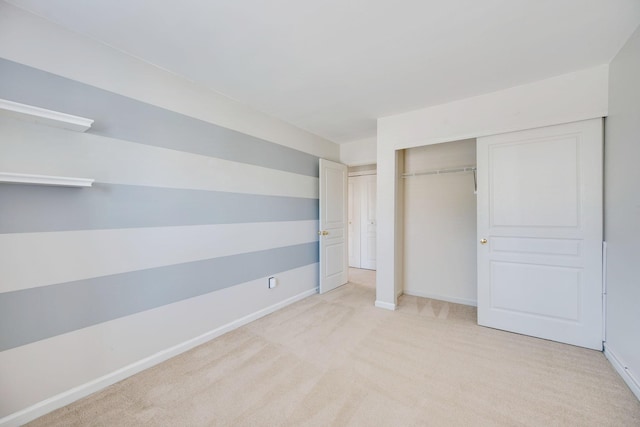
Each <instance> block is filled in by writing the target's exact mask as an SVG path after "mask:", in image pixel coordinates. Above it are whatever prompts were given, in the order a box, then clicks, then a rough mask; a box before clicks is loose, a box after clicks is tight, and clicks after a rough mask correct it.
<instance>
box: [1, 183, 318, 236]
mask: <svg viewBox="0 0 640 427" xmlns="http://www.w3.org/2000/svg"><path fill="white" fill-rule="evenodd" d="M313 219H316V220H317V219H318V199H306V198H299V197H285V196H266V195H256V194H241V193H226V192H220V191H206V190H184V189H174V188H159V187H145V186H136V185H120V184H103V183H97V184H94V186H93V187H92V188H91V189H78V188H67V187H43V186H36V185H3V186H0V233H28V232H43V231H70V230H94V229H109V228H135V227H163V226H178V225H204V224H233V223H242V222H270V221H306V220H313Z"/></svg>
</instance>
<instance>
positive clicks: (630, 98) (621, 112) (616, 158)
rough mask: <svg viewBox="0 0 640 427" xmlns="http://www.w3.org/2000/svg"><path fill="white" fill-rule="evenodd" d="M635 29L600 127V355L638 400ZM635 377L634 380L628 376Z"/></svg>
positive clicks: (639, 110) (639, 139)
mask: <svg viewBox="0 0 640 427" xmlns="http://www.w3.org/2000/svg"><path fill="white" fill-rule="evenodd" d="M639 76H640V29H638V30H636V32H635V33H634V34H633V35H632V36H631V38H630V39H629V41H628V42H627V44H626V45H625V46H624V47H623V48H622V50H621V51H620V52H619V53H618V55H617V56H616V57H615V58H614V59H613V61H612V62H611V65H610V74H609V116H608V117H607V121H606V125H605V133H606V134H605V156H604V157H605V168H604V169H605V180H604V182H605V203H604V205H605V211H604V217H605V224H604V230H605V240H606V241H607V252H608V256H607V306H606V309H607V321H606V343H605V354H606V355H607V357H609V359H610V360H611V361H612V363H613V365H614V366H615V367H616V369H618V372H620V375H621V376H622V377H623V378H624V379H625V381H626V382H627V384H629V386H630V387H631V389H632V390H633V391H634V393H635V394H636V396H638V398H639V399H640V384H639V383H638V382H639V381H640V307H639V302H640V188H639V187H638V186H639V185H640V167H639V166H638V162H639V161H640V78H639ZM634 378H635V380H634Z"/></svg>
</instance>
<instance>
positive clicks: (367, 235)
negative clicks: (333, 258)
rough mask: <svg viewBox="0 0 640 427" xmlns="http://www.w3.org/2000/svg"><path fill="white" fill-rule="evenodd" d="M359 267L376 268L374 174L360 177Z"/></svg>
mask: <svg viewBox="0 0 640 427" xmlns="http://www.w3.org/2000/svg"><path fill="white" fill-rule="evenodd" d="M361 182H362V186H361V195H362V198H361V205H360V206H361V211H362V215H361V217H362V221H361V233H360V254H361V255H360V268H366V269H369V270H375V269H376V222H377V221H376V176H375V175H366V176H362V177H361Z"/></svg>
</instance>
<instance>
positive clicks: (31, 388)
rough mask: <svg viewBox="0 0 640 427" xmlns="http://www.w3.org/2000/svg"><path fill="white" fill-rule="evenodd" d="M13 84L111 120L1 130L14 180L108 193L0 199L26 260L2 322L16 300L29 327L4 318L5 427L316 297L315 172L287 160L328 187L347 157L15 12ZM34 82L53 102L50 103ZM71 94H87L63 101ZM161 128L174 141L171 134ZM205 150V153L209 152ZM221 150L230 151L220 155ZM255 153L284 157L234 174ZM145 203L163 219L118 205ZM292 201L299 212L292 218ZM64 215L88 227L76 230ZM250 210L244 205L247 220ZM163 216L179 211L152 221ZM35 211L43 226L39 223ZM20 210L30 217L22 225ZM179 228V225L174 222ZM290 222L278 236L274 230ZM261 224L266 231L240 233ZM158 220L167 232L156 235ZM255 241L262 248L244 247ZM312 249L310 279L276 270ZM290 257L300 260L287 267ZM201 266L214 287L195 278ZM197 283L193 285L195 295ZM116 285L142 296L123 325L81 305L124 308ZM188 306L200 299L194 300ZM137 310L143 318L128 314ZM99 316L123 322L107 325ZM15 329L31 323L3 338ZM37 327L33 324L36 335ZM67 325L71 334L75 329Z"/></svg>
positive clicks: (304, 265)
mask: <svg viewBox="0 0 640 427" xmlns="http://www.w3.org/2000/svg"><path fill="white" fill-rule="evenodd" d="M5 60H8V61H5ZM11 61H12V62H11ZM0 66H1V67H2V68H1V69H0V71H2V72H4V73H5V74H2V75H0V88H1V89H2V90H3V91H4V93H9V94H10V97H16V98H19V99H14V100H16V101H18V102H19V101H20V99H22V98H25V99H38V100H40V101H42V102H43V103H45V104H51V105H50V106H49V107H48V108H50V109H54V110H55V109H56V108H55V107H56V105H58V104H65V105H67V106H68V105H70V104H69V103H71V104H73V103H74V102H75V104H76V105H75V106H80V107H81V108H85V107H86V108H89V109H96V108H97V109H98V110H99V111H98V112H99V114H98V115H97V116H96V117H91V118H93V119H95V120H96V123H95V125H94V130H91V131H89V132H87V133H73V132H69V131H65V130H59V129H54V128H49V127H47V126H41V125H36V124H33V123H28V122H26V121H19V120H16V119H11V118H0V140H1V141H2V144H0V170H2V171H11V172H25V173H41V174H52V175H61V176H81V177H89V178H95V179H96V184H95V186H94V187H93V188H88V189H80V190H78V189H60V188H52V187H47V188H42V187H35V186H7V185H5V186H2V187H0V192H2V199H3V201H5V202H6V201H7V200H11V202H10V203H9V202H6V203H2V204H0V228H2V229H3V230H4V231H0V248H2V250H3V251H4V250H5V249H6V248H11V257H8V256H5V255H3V257H2V259H3V266H2V271H3V274H2V280H0V305H1V304H4V305H2V307H4V308H6V307H7V306H9V305H10V304H11V302H12V301H13V300H15V298H18V299H19V300H20V301H21V304H22V305H21V308H20V309H16V310H14V311H12V310H5V309H3V308H1V309H0V318H1V319H0V329H1V333H0V343H2V344H3V345H4V347H3V351H0V425H18V424H21V423H24V422H26V421H29V420H30V419H33V418H34V417H36V416H39V415H41V414H44V413H46V412H48V411H50V410H52V409H55V408H56V407H59V406H61V405H64V404H67V403H70V402H71V401H73V400H75V399H77V398H80V397H82V396H84V395H86V394H88V393H91V392H94V391H96V390H98V389H100V388H101V387H104V386H106V385H109V384H111V383H113V382H115V381H118V380H120V379H122V378H124V377H126V376H128V375H131V374H134V373H135V372H137V371H139V370H141V369H144V368H147V367H149V366H151V365H153V364H155V363H158V362H160V361H162V360H165V359H166V358H168V357H171V356H173V355H175V354H178V353H179V352H182V351H185V350H187V349H189V348H191V347H193V346H195V345H198V344H200V343H202V342H205V341H206V340H208V339H211V338H213V337H215V336H216V335H218V334H221V333H223V332H225V331H227V330H229V329H230V328H233V327H236V326H238V325H241V324H243V323H245V322H247V321H249V320H251V319H253V318H255V317H256V316H260V315H264V314H266V313H268V312H269V311H271V310H274V309H277V308H279V307H282V306H283V305H284V304H287V303H290V302H292V301H294V300H296V299H297V298H301V297H304V296H306V295H310V294H312V293H314V292H315V289H316V286H317V277H318V264H317V236H316V230H317V194H318V178H317V172H316V175H314V174H313V172H308V171H307V173H304V172H300V171H298V170H297V169H298V168H299V166H300V165H299V164H298V162H296V161H294V160H291V161H288V162H287V164H284V163H283V162H282V161H281V160H282V159H283V158H290V159H301V161H303V162H305V164H306V165H307V167H308V168H309V169H312V168H315V169H316V171H317V159H314V158H313V157H314V156H317V157H324V158H328V159H332V160H338V159H339V148H338V146H337V145H336V144H334V143H332V142H329V141H327V140H324V139H322V138H319V137H317V136H315V135H312V134H309V133H308V132H305V131H302V130H300V129H298V128H295V127H292V126H290V125H288V124H286V123H284V122H282V121H279V120H277V119H274V118H272V117H268V116H266V115H265V114H263V113H261V112H258V111H254V110H251V109H249V108H247V107H246V106H244V105H241V104H239V103H237V102H235V101H232V100H230V99H227V98H225V97H223V96H221V95H219V94H217V93H215V92H212V91H210V90H208V89H206V88H203V87H200V86H198V85H195V84H193V83H192V82H189V81H187V80H184V79H182V78H180V77H178V76H176V75H173V74H171V73H168V72H166V71H164V70H161V69H159V68H156V67H154V66H152V65H150V64H147V63H144V62H142V61H139V60H137V59H135V58H133V57H130V56H126V55H124V54H122V53H120V52H118V51H116V50H113V49H111V48H109V47H107V46H104V45H102V44H99V43H97V42H95V41H93V40H91V39H88V38H84V37H82V36H80V35H78V34H75V33H72V32H69V31H67V30H64V29H62V28H60V27H58V26H56V25H54V24H52V23H50V22H48V21H46V20H43V19H41V18H39V17H36V16H33V15H30V14H28V13H26V12H24V11H22V10H20V9H17V8H15V7H13V6H10V5H8V4H7V3H5V2H0ZM29 67H33V68H29ZM16 69H19V70H24V73H23V74H21V72H20V71H18V72H17V73H16V72H15V70H16ZM11 70H13V71H11ZM47 73H51V74H47ZM9 75H11V76H12V77H11V78H10V77H9ZM59 76H61V77H64V78H65V79H61V78H60V77H59ZM12 79H15V80H20V81H21V83H20V84H18V83H16V82H14V81H12ZM67 79H70V80H67ZM35 80H37V82H36V81H35ZM30 81H33V82H34V83H37V85H38V87H39V88H40V89H38V90H37V91H35V89H34V88H35V87H36V86H35V84H34V86H30V85H29V84H28V83H29V82H30ZM47 82H49V83H47ZM60 85H63V86H65V87H66V86H69V87H71V88H72V89H73V90H74V91H76V90H77V91H76V92H74V93H71V92H65V95H66V94H68V95H69V96H60V89H59V88H60V87H62V86H60ZM95 88H99V89H95ZM36 92H37V93H36ZM45 92H47V93H45ZM52 94H53V95H52ZM83 94H89V95H87V96H86V97H84V96H82V95H83ZM0 97H1V96H0ZM5 97H7V96H6V95H5ZM72 98H73V99H74V100H75V101H73V100H72ZM67 101H69V102H67ZM23 102H25V103H28V102H26V101H23ZM98 104H100V105H101V107H96V105H98ZM109 105H114V106H122V105H125V106H128V107H127V108H129V107H132V106H133V107H132V108H133V110H132V111H134V112H135V117H136V119H139V121H138V122H136V123H132V122H131V121H129V118H130V117H126V114H127V112H126V111H124V112H123V110H118V111H115V110H117V108H116V107H114V108H108V106H109ZM41 106H45V105H41ZM157 107H161V108H160V109H159V108H157ZM161 109H163V110H161ZM167 110H170V111H167ZM67 112H71V111H67ZM177 113H180V114H177ZM123 115H124V117H123ZM185 116H188V117H185ZM156 117H166V118H167V120H168V122H170V123H168V122H167V123H164V122H163V123H158V120H157V119H155V118H156ZM193 118H195V119H199V120H193ZM124 119H126V120H124ZM200 120H202V121H205V122H208V123H205V124H203V123H201V122H200ZM156 124H157V126H156ZM212 124H215V125H219V126H222V127H225V128H229V129H234V130H236V131H239V132H241V134H232V133H231V132H229V131H227V130H226V129H222V130H221V129H220V128H219V127H218V126H216V127H214V126H213V125H212ZM169 125H170V126H173V127H172V128H171V129H172V131H175V132H174V134H172V136H171V138H173V139H171V140H167V141H164V140H163V143H164V142H166V143H167V144H168V145H162V144H160V143H159V142H158V141H157V140H156V139H158V140H160V139H162V138H165V139H166V138H167V137H166V135H156V133H157V132H158V131H157V129H163V128H164V127H166V126H169ZM148 135H153V136H154V137H151V138H150V137H149V136H148ZM155 137H157V138H155ZM194 137H198V138H199V139H198V141H199V142H198V144H200V145H199V146H197V147H194V142H193V138H194ZM253 137H258V138H261V139H262V140H264V141H260V140H256V139H255V138H253ZM145 138H146V139H145ZM225 138H226V139H225ZM223 143H224V144H228V145H226V146H225V147H226V148H229V150H226V149H223V150H220V149H218V151H217V152H209V151H210V148H211V147H215V146H221V144H223ZM236 143H237V144H236ZM245 143H246V144H247V145H246V146H245V145H242V147H247V146H249V147H257V148H259V149H260V150H264V152H267V153H270V154H269V155H268V156H264V157H268V158H258V159H256V158H255V156H254V153H252V152H251V150H246V149H245V150H244V151H243V152H240V153H235V154H234V155H236V157H234V158H231V159H230V158H225V155H227V154H229V153H230V152H233V151H234V150H233V148H234V147H236V146H238V144H245ZM190 144H191V145H190ZM198 144H195V145H198ZM296 150H298V151H296ZM214 151H215V150H214ZM221 151H224V153H222V154H223V155H221V154H220V152H221ZM236 151H237V150H236ZM283 153H284V154H283ZM306 153H308V154H306ZM281 154H282V155H283V156H285V157H282V156H281ZM310 154H311V155H310ZM252 156H253V157H252ZM287 156H288V157H287ZM267 161H269V162H271V163H269V164H267V163H266V162H267ZM134 190H135V192H137V194H139V195H142V196H144V197H145V198H147V199H148V200H149V202H150V203H149V205H148V206H146V207H145V204H140V200H141V199H140V198H136V197H129V198H127V199H126V200H124V199H125V197H124V196H123V197H122V198H121V199H119V200H120V202H118V203H116V202H115V201H114V198H117V197H120V196H118V194H120V195H121V196H122V195H123V194H125V193H126V194H131V193H127V192H130V191H134ZM74 191H75V192H74ZM158 195H160V196H158ZM281 196H287V199H286V201H283V200H282V199H281ZM173 197H177V199H173ZM228 197H233V198H234V199H233V200H234V201H235V202H236V203H235V204H233V203H232V204H224V203H220V204H216V203H215V200H214V199H215V198H222V199H224V200H227V199H226V198H228ZM222 199H220V200H222ZM62 200H68V201H69V203H71V204H73V203H78V204H79V206H81V207H83V209H85V210H84V211H82V212H80V211H71V212H69V211H68V209H67V208H68V206H69V205H67V204H65V203H63V202H61V201H62ZM171 200H174V201H176V200H177V201H179V200H182V201H185V200H186V202H184V203H180V202H176V203H172V202H171ZM212 200H213V202H212ZM242 200H244V201H245V202H246V203H247V204H246V205H242V203H244V202H242V203H241V204H238V203H237V202H238V201H242ZM156 202H157V203H160V205H162V204H163V203H164V205H162V207H163V208H165V209H162V208H161V209H156V210H153V209H151V208H149V206H151V205H153V204H154V203H156ZM33 203H35V205H32V204H33ZM104 203H107V205H104ZM36 205H37V206H39V208H38V209H35V208H34V209H30V208H29V207H30V206H36ZM160 205H156V207H158V206H160ZM231 205H233V206H235V207H233V206H231ZM267 205H268V206H267ZM98 206H102V207H98ZM105 206H106V208H105ZM132 206H137V207H136V208H134V209H131V207H132ZM215 206H218V207H219V208H220V209H219V210H218V211H217V213H216V215H218V214H220V215H221V217H220V218H221V219H219V220H216V221H214V220H213V219H209V216H208V213H209V212H207V210H208V209H212V208H213V207H215ZM181 207H182V208H181ZM185 207H186V208H185ZM15 209H18V210H20V209H22V210H23V212H22V213H23V214H24V215H23V216H19V215H15V214H14V213H15ZM145 209H149V211H147V212H146V213H145ZM216 209H217V208H216ZM233 209H236V210H237V211H233ZM172 210H175V212H174V213H175V215H173V214H170V215H167V211H172ZM276 211H278V212H280V215H282V217H281V218H280V219H278V218H274V217H273V213H274V212H276ZM251 212H253V214H252V215H254V214H255V215H256V216H255V217H253V218H251V219H249V220H246V221H241V220H237V216H238V215H244V214H248V213H251ZM296 212H297V213H296ZM40 214H42V215H46V216H47V217H44V216H42V215H41V216H39V215H40ZM236 214H237V215H236ZM194 215H195V216H194ZM196 216H197V217H196ZM214 216H215V215H214ZM159 217H163V218H165V219H166V221H164V222H157V221H156V219H157V218H159ZM203 218H205V219H204V220H203ZM225 218H226V219H225ZM229 218H231V220H229ZM83 221H84V222H83ZM154 221H156V222H154ZM118 222H120V224H118ZM233 222H236V223H235V224H230V223H233ZM105 223H109V224H108V225H107V226H105ZM12 227H13V229H12ZM47 227H49V228H47ZM251 229H253V230H254V231H255V232H254V233H250V234H247V233H246V232H247V231H249V230H251ZM243 230H244V231H243ZM278 230H279V232H278ZM269 236H270V237H269ZM287 236H288V237H287ZM299 244H302V245H306V246H304V247H305V248H307V249H306V251H307V252H308V253H307V258H306V259H303V260H301V261H300V262H299V263H298V265H295V266H290V267H286V268H284V267H283V268H279V267H276V266H275V264H280V263H282V265H286V264H287V263H289V262H290V261H291V260H292V259H293V258H296V257H297V256H298V255H299V254H300V253H301V251H299V250H296V248H297V247H298V246H297V245H299ZM179 248H182V250H180V249H179ZM287 248H289V252H290V253H287V254H285V255H282V256H281V255H276V254H284V253H285V252H286V251H287ZM3 254H4V252H3ZM261 254H264V255H265V256H263V257H262V258H259V260H260V259H261V260H266V259H267V258H266V256H272V258H273V259H269V262H267V261H264V262H253V261H252V262H251V263H246V265H244V266H245V267H246V268H244V269H238V268H235V269H233V271H231V270H229V272H228V273H230V274H229V275H227V274H226V273H224V274H222V273H223V272H222V271H221V270H224V268H223V267H224V265H222V267H216V270H215V271H216V273H221V274H209V273H211V271H209V273H208V274H203V273H206V271H205V270H206V268H208V267H207V266H212V265H214V264H215V265H218V266H219V265H220V264H221V263H222V262H223V261H225V260H233V259H235V260H237V261H238V262H241V260H242V259H243V258H242V257H245V256H249V257H254V258H256V257H258V256H260V255H261ZM234 257H235V258H234ZM272 261H275V262H272ZM226 264H227V265H228V266H229V268H231V266H232V265H233V263H232V262H227V263H226ZM259 265H262V267H260V268H258V266H259ZM192 266H200V267H202V268H205V270H200V272H199V273H198V271H197V268H196V269H195V270H192V269H191V267H192ZM181 268H184V269H185V272H184V273H185V274H180V275H179V277H180V278H181V280H182V281H183V283H180V286H176V283H175V282H174V283H169V284H168V285H167V287H163V288H162V289H163V292H159V291H157V289H158V288H154V287H153V286H156V285H159V282H161V281H162V280H161V279H164V278H169V276H171V275H169V274H163V272H166V271H169V270H171V269H181ZM260 269H261V270H264V271H262V273H264V275H262V274H261V275H260V276H257V275H256V276H255V277H254V278H251V279H244V278H243V279H242V280H236V279H234V277H233V276H234V274H235V273H234V272H238V271H240V270H242V271H243V272H244V273H246V272H247V271H250V270H254V271H258V270H260ZM271 269H279V270H280V271H268V270H271ZM171 271H174V273H175V271H177V270H171ZM190 271H193V272H194V273H193V277H187V276H188V275H189V272H190ZM244 273H243V274H244ZM138 274H141V275H145V274H155V278H153V279H152V280H147V281H146V282H143V281H141V280H137V279H135V277H138V276H137V275H138ZM270 275H277V276H278V279H279V286H278V287H277V288H275V289H272V290H269V289H268V288H267V286H266V283H267V282H266V277H268V276H270ZM196 276H198V277H196ZM225 276H226V278H224V280H226V283H225V284H223V283H221V282H222V281H223V277H225ZM149 277H150V276H148V277H147V279H149ZM175 277H178V276H175ZM243 277H246V276H243ZM192 279H193V280H192ZM127 280H128V281H127ZM111 285H114V286H118V289H121V291H122V292H120V291H118V292H116V293H115V294H117V295H115V297H116V298H119V296H121V295H129V294H128V292H134V293H137V296H134V297H132V298H130V299H127V300H125V301H120V302H122V304H118V303H116V304H111V305H110V306H109V307H106V306H107V303H104V304H102V303H101V300H99V301H95V300H94V301H89V302H92V303H94V304H95V306H90V305H86V304H83V303H85V302H87V301H88V300H87V298H88V299H89V300H90V299H91V298H94V299H95V298H97V297H96V295H97V294H95V293H94V290H96V289H97V290H100V289H102V290H106V291H107V295H111V296H114V293H113V292H112V293H111V294H109V293H108V289H110V286H111ZM67 289H71V290H72V291H73V292H71V291H69V292H71V293H70V294H68V295H70V296H71V297H69V298H67V297H65V296H64V295H63V293H64V292H67ZM150 289H151V292H149V290H150ZM189 289H191V290H193V292H191V291H190V292H191V293H184V292H185V291H187V290H189ZM198 289H200V290H198ZM40 291H42V292H45V293H46V292H49V293H51V294H56V295H58V297H59V301H58V302H60V303H61V305H64V309H68V311H65V316H59V315H57V314H56V311H55V310H56V308H55V307H54V306H53V305H52V303H51V302H49V301H45V300H44V299H43V298H38V292H40ZM100 292H102V291H100ZM172 295H173V297H172ZM176 295H177V296H176ZM29 298H31V299H30V300H29ZM163 298H164V299H163ZM171 298H173V299H171ZM25 301H34V302H37V303H38V304H42V307H43V308H45V309H46V310H48V313H49V316H50V318H54V317H55V319H54V320H56V321H57V322H58V325H59V326H61V328H59V329H57V330H55V331H53V332H51V331H49V330H50V329H51V328H48V327H47V326H48V325H47V324H46V320H47V317H46V316H45V315H44V314H42V312H40V311H39V310H37V309H34V310H33V311H30V310H29V309H27V310H25V309H23V308H24V307H25V304H24V302H25ZM158 301H160V302H158ZM112 302H113V301H112ZM135 304H138V305H137V306H135V307H134V308H135V310H130V311H129V312H119V311H118V310H121V309H122V308H123V307H130V306H132V305H135ZM27 307H28V306H27ZM87 307H94V310H91V309H87ZM59 309H62V308H59ZM97 312H100V313H101V314H105V316H110V317H105V318H102V319H100V318H96V317H95V313H97ZM13 315H15V316H16V317H19V319H18V320H13V321H11V319H10V321H5V320H6V318H7V317H11V316H13ZM25 316H26V317H27V318H28V319H29V321H27V322H22V321H23V320H24V318H25ZM65 319H71V320H73V322H74V323H73V324H69V325H65V324H63V323H64V321H65ZM86 319H89V320H90V321H85V320H86ZM32 320H33V321H32ZM53 323H55V322H53ZM33 325H36V327H34V326H33ZM38 325H39V326H38ZM43 325H44V326H43ZM40 326H43V327H42V328H40V329H42V330H38V327H40ZM65 327H66V328H67V329H66V330H63V329H64V328H65ZM8 328H11V329H10V330H9V329H8ZM8 330H9V332H11V334H13V331H18V332H16V335H15V336H18V334H19V333H21V334H23V336H24V338H25V342H23V343H21V342H18V341H16V339H14V340H13V341H11V342H9V338H8V337H9V335H10V334H5V332H6V331H8ZM20 331H22V332H20ZM40 333H41V336H38V334H40ZM47 333H48V335H47ZM29 334H31V335H30V336H29ZM141 337H143V338H144V339H141ZM18 338H22V337H18ZM3 417H4V418H3Z"/></svg>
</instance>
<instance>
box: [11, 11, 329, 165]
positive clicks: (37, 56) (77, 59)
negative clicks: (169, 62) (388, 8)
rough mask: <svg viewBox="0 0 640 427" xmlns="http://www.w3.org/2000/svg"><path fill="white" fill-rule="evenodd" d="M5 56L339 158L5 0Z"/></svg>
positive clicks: (319, 141) (321, 142) (280, 125)
mask: <svg viewBox="0 0 640 427" xmlns="http://www.w3.org/2000/svg"><path fill="white" fill-rule="evenodd" d="M0 57H2V58H6V59H9V60H12V61H15V62H19V63H21V64H25V65H29V66H32V67H35V68H39V69H41V70H46V71H49V72H51V73H54V74H57V75H60V76H64V77H68V78H70V79H73V80H76V81H79V82H83V83H87V84H90V85H92V86H96V87H99V88H102V89H106V90H109V91H111V92H114V93H118V94H121V95H125V96H129V97H132V98H135V99H138V100H140V101H144V102H148V103H150V104H153V105H157V106H159V107H163V108H166V109H169V110H172V111H176V112H179V113H182V114H186V115H188V116H191V117H195V118H198V119H200V120H205V121H208V122H211V123H215V124H218V125H220V126H224V127H226V128H229V129H234V130H237V131H239V132H242V133H245V134H247V135H252V136H256V137H258V138H262V139H266V140H268V141H271V142H274V143H277V144H281V145H285V146H287V147H291V148H295V149H297V150H301V151H305V152H307V153H310V154H314V155H316V156H318V157H323V158H325V159H329V160H334V161H338V160H339V157H340V149H339V147H338V145H337V144H335V143H333V142H331V141H328V140H326V139H324V138H321V137H319V136H317V135H314V134H311V133H309V132H306V131H304V130H302V129H299V128H296V127H294V126H292V125H290V124H288V123H285V122H283V121H281V120H279V119H275V118H273V117H270V116H268V115H266V114H264V113H262V112H260V111H257V110H254V109H252V108H250V107H247V106H246V105H244V104H241V103H239V102H237V101H234V100H232V99H230V98H227V97H225V96H224V95H221V94H219V93H217V92H215V91H213V90H211V89H208V88H205V87H203V86H200V85H197V84H195V83H193V82H191V81H189V80H187V79H184V78H182V77H179V76H177V75H175V74H173V73H170V72H168V71H165V70H163V69H161V68H158V67H156V66H154V65H152V64H149V63H147V62H144V61H141V60H139V59H137V58H135V57H132V56H129V55H125V54H123V53H122V52H120V51H118V50H116V49H113V48H111V47H109V46H106V45H104V44H101V43H98V42H96V41H95V40H92V39H90V38H88V37H83V36H81V35H79V34H77V33H74V32H72V31H69V30H66V29H64V28H62V27H60V26H58V25H56V24H53V23H51V22H49V21H47V20H45V19H43V18H41V17H38V16H35V15H33V14H30V13H28V12H25V11H24V10H22V9H19V8H17V7H15V6H12V5H9V4H7V3H5V2H3V1H2V2H0Z"/></svg>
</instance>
